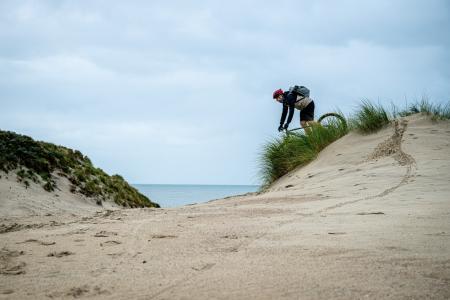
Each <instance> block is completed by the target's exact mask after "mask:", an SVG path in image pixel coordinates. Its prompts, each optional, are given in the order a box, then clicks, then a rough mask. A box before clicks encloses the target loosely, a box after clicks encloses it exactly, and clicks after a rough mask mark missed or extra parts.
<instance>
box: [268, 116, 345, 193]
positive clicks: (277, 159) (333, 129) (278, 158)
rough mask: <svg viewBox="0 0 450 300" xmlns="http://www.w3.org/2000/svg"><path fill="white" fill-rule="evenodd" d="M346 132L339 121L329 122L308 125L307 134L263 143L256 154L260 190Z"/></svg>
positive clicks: (286, 135)
mask: <svg viewBox="0 0 450 300" xmlns="http://www.w3.org/2000/svg"><path fill="white" fill-rule="evenodd" d="M347 132H348V130H347V127H346V126H345V125H343V124H342V123H339V122H334V123H333V122H331V123H328V126H327V127H323V126H320V125H314V126H312V128H309V130H308V134H305V133H303V132H302V133H290V134H285V135H283V136H282V137H280V138H275V139H274V140H272V141H269V142H268V143H266V144H265V145H264V146H263V151H262V153H261V156H260V177H261V179H262V182H263V184H262V189H263V190H264V189H266V188H267V187H268V186H269V185H270V184H271V183H273V182H274V181H275V180H277V179H278V178H280V177H281V176H283V175H285V174H287V173H289V172H291V171H292V170H294V169H295V168H297V167H300V166H304V165H306V164H307V163H309V162H310V161H312V160H314V159H315V158H316V157H317V155H318V154H319V152H320V151H322V150H323V149H324V148H325V147H326V146H328V145H329V144H331V143H332V142H334V141H335V140H337V139H339V138H340V137H342V136H344V135H345V134H346V133H347Z"/></svg>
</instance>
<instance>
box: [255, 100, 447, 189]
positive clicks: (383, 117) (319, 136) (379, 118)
mask: <svg viewBox="0 0 450 300" xmlns="http://www.w3.org/2000/svg"><path fill="white" fill-rule="evenodd" d="M417 113H422V114H425V115H427V116H430V118H431V119H432V120H444V119H447V120H448V119H450V102H448V103H446V104H433V103H430V102H429V101H427V100H426V99H423V100H422V101H420V102H416V103H413V104H411V105H409V106H407V107H406V108H405V109H402V110H400V109H399V108H398V107H396V106H395V105H392V108H391V109H390V110H389V109H386V108H384V107H383V106H382V105H380V104H374V103H372V102H370V101H369V100H364V101H362V103H361V104H360V105H359V107H358V109H357V110H356V112H355V113H354V114H353V115H352V116H351V117H350V118H349V120H350V121H349V125H350V126H349V128H347V127H346V126H343V123H340V122H336V123H334V124H333V123H331V124H327V125H328V126H327V127H322V126H320V125H316V126H313V128H310V129H309V130H308V132H307V133H304V132H301V133H295V134H293V133H290V134H284V135H283V136H281V137H279V138H275V139H274V140H272V141H269V142H267V143H266V144H265V145H264V146H263V150H262V153H261V155H260V158H259V160H260V177H261V179H262V183H263V184H262V189H263V190H264V189H266V188H267V187H269V185H270V184H272V183H273V182H274V181H275V180H277V179H278V178H280V177H282V176H283V175H285V174H287V173H289V172H291V171H292V170H294V169H295V168H297V167H301V166H304V165H306V164H307V163H309V162H311V161H312V160H314V159H315V158H316V157H317V155H318V154H319V152H320V151H322V150H323V149H324V148H325V147H326V146H328V145H329V144H331V143H332V142H334V141H336V140H337V139H339V138H341V137H342V136H344V135H345V134H347V132H348V131H349V130H355V131H357V132H359V133H362V134H370V133H374V132H377V131H379V130H380V129H382V128H384V127H385V126H387V125H389V124H390V123H391V121H392V120H394V119H395V118H397V117H405V116H409V115H413V114H417ZM340 115H341V116H342V114H340Z"/></svg>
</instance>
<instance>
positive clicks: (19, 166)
mask: <svg viewBox="0 0 450 300" xmlns="http://www.w3.org/2000/svg"><path fill="white" fill-rule="evenodd" d="M0 171H3V172H5V173H9V172H11V171H13V172H15V173H16V175H17V180H18V181H19V182H22V183H23V184H24V185H25V187H29V186H30V182H34V183H37V184H40V185H41V186H42V187H43V188H44V189H45V190H46V191H48V192H52V191H54V190H55V189H56V188H57V182H56V180H55V179H56V177H55V175H59V176H62V177H66V178H67V179H68V180H69V181H70V182H71V187H70V191H71V192H73V193H80V194H83V195H85V196H87V197H95V198H96V199H97V203H98V204H101V202H102V201H105V200H108V199H112V200H113V201H115V202H116V203H117V204H119V205H122V206H126V207H159V205H158V204H157V203H154V202H152V201H150V199H148V198H147V197H146V196H144V195H142V194H140V193H139V192H138V191H137V190H136V189H135V188H134V187H132V186H130V185H129V184H128V183H127V182H126V181H125V180H124V179H123V178H122V177H121V176H119V175H114V176H109V175H108V174H106V173H105V172H104V171H103V170H102V169H100V168H96V167H94V165H93V164H92V162H91V160H90V159H89V158H88V157H87V156H84V155H83V154H82V153H81V152H80V151H78V150H72V149H69V148H66V147H63V146H57V145H54V144H51V143H46V142H39V141H35V140H33V139H32V138H30V137H28V136H25V135H19V134H16V133H14V132H10V131H2V130H0Z"/></svg>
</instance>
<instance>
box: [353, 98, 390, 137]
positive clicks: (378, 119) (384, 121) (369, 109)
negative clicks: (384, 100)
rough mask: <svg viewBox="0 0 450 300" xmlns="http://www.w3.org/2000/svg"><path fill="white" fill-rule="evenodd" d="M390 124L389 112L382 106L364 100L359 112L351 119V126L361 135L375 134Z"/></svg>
mask: <svg viewBox="0 0 450 300" xmlns="http://www.w3.org/2000/svg"><path fill="white" fill-rule="evenodd" d="M389 123H390V117H389V113H388V111H387V110H386V109H385V108H384V107H383V106H381V105H380V104H374V103H372V102H371V101H369V100H363V101H362V103H361V104H360V105H359V107H358V110H357V111H356V113H355V114H354V116H353V117H352V118H351V119H350V126H351V128H353V129H356V130H357V131H359V132H360V133H363V134H368V133H374V132H377V131H378V130H380V129H382V128H384V127H385V126H386V125H388V124H389Z"/></svg>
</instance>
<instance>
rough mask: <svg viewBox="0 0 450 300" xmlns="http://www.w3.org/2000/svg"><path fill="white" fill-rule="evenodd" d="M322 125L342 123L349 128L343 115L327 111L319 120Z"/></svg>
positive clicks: (341, 124)
mask: <svg viewBox="0 0 450 300" xmlns="http://www.w3.org/2000/svg"><path fill="white" fill-rule="evenodd" d="M317 122H319V123H320V124H321V125H322V126H325V127H326V126H336V125H340V126H343V127H344V128H345V129H347V121H346V120H345V118H344V117H343V116H341V115H340V114H337V113H326V114H324V115H322V116H320V118H319V119H318V120H317Z"/></svg>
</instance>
